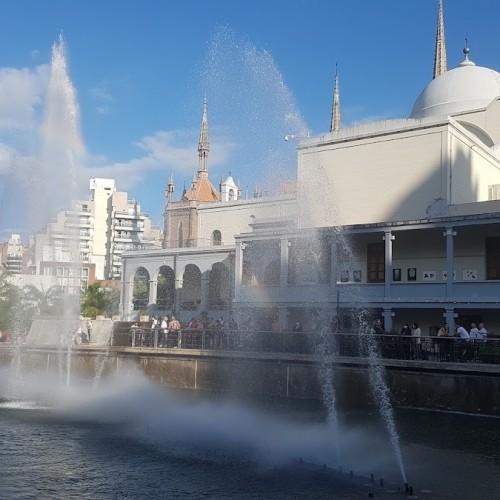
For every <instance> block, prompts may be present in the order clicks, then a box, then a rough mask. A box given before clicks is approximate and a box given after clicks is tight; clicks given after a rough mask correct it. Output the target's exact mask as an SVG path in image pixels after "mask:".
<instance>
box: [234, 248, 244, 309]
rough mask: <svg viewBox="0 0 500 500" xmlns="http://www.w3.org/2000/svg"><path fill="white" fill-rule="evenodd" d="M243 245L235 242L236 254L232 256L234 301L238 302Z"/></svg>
mask: <svg viewBox="0 0 500 500" xmlns="http://www.w3.org/2000/svg"><path fill="white" fill-rule="evenodd" d="M244 249H245V243H243V242H241V241H238V242H236V253H235V256H234V299H235V300H236V301H238V300H240V297H241V284H242V280H243V250H244Z"/></svg>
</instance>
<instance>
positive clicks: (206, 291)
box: [132, 261, 234, 315]
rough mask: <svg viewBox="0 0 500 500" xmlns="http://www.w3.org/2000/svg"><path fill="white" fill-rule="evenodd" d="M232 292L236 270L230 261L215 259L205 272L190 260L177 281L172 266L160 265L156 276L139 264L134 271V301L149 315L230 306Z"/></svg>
mask: <svg viewBox="0 0 500 500" xmlns="http://www.w3.org/2000/svg"><path fill="white" fill-rule="evenodd" d="M155 285H156V286H155ZM233 294H234V271H233V269H232V265H230V262H227V261H225V262H216V263H215V264H213V265H212V266H211V268H210V270H208V271H206V272H204V273H202V272H201V270H200V268H199V267H198V266H197V265H195V264H187V265H186V266H185V267H184V272H183V273H182V279H180V280H178V282H177V283H176V279H175V272H174V270H173V269H172V268H171V267H170V266H167V265H164V266H161V267H160V269H159V271H158V274H157V276H156V277H154V276H150V273H149V272H148V270H147V269H145V268H144V267H139V268H138V269H137V270H136V272H135V275H134V281H133V298H132V304H133V308H134V310H135V311H142V312H145V313H146V312H147V313H148V314H150V315H151V314H153V315H154V314H158V315H161V314H178V312H179V311H193V313H195V312H196V313H197V314H201V313H203V312H208V311H226V310H229V309H230V307H231V302H232V299H233Z"/></svg>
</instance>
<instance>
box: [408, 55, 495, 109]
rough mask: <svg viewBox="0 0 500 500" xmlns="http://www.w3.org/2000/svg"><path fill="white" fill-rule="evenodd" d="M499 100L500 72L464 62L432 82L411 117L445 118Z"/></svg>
mask: <svg viewBox="0 0 500 500" xmlns="http://www.w3.org/2000/svg"><path fill="white" fill-rule="evenodd" d="M497 97H500V73H498V72H497V71H494V70H492V69H489V68H483V67H481V66H476V65H474V63H472V62H470V61H468V60H467V59H466V61H464V62H463V63H462V64H461V65H460V66H459V67H458V68H455V69H452V70H450V71H447V72H446V73H444V74H443V75H441V76H439V77H437V78H436V79H435V80H432V82H431V83H429V85H427V87H425V89H424V90H423V91H422V93H421V94H420V95H419V96H418V98H417V100H416V101H415V105H414V106H413V110H412V112H411V115H410V118H425V117H427V116H448V115H454V114H456V113H461V112H464V111H472V110H474V109H478V108H484V107H486V106H487V105H488V104H490V102H491V101H493V100H494V99H496V98H497Z"/></svg>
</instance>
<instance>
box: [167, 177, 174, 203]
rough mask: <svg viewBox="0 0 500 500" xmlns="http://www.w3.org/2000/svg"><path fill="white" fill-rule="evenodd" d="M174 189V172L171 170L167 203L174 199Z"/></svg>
mask: <svg viewBox="0 0 500 500" xmlns="http://www.w3.org/2000/svg"><path fill="white" fill-rule="evenodd" d="M174 190H175V185H174V173H173V172H170V179H169V180H168V184H167V203H170V202H172V201H173V200H174Z"/></svg>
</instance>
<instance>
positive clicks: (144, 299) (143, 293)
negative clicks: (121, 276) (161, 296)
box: [132, 267, 149, 311]
mask: <svg viewBox="0 0 500 500" xmlns="http://www.w3.org/2000/svg"><path fill="white" fill-rule="evenodd" d="M148 302H149V273H148V271H147V269H145V268H144V267H139V268H138V269H137V271H136V272H135V275H134V289H133V298H132V303H133V304H134V311H143V310H146V309H147V307H148Z"/></svg>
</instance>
